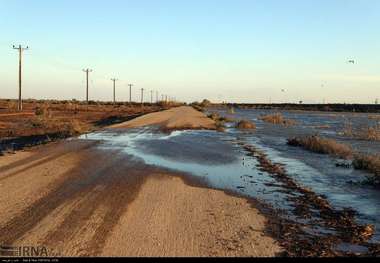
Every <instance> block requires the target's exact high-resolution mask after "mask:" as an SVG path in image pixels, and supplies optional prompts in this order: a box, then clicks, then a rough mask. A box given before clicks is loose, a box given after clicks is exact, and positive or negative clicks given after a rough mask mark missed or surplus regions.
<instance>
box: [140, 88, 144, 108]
mask: <svg viewBox="0 0 380 263" xmlns="http://www.w3.org/2000/svg"><path fill="white" fill-rule="evenodd" d="M141 105H144V89H141Z"/></svg>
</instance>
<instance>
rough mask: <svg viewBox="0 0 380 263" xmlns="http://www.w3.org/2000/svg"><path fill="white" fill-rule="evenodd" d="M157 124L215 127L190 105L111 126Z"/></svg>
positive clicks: (180, 126)
mask: <svg viewBox="0 0 380 263" xmlns="http://www.w3.org/2000/svg"><path fill="white" fill-rule="evenodd" d="M150 125H158V126H161V127H162V128H164V129H169V130H175V129H211V130H212V129H215V122H214V121H213V120H211V119H210V118H207V116H205V115H204V114H203V113H201V112H199V111H196V110H195V109H194V108H192V107H186V106H183V107H177V108H173V109H170V110H166V111H163V112H157V113H152V114H147V115H144V116H142V117H139V118H136V119H134V120H132V121H129V122H125V123H121V124H117V125H114V126H111V128H136V127H142V126H150Z"/></svg>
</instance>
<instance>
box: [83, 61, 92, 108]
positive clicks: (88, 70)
mask: <svg viewBox="0 0 380 263" xmlns="http://www.w3.org/2000/svg"><path fill="white" fill-rule="evenodd" d="M83 72H85V73H86V102H87V104H88V75H89V73H90V72H92V69H89V68H88V69H84V70H83Z"/></svg>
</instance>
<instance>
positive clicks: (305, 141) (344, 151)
mask: <svg viewBox="0 0 380 263" xmlns="http://www.w3.org/2000/svg"><path fill="white" fill-rule="evenodd" d="M288 145H291V146H299V147H302V148H304V149H306V150H309V151H312V152H316V153H321V154H330V155H333V156H336V157H339V158H342V159H350V158H352V156H353V151H352V148H351V147H350V146H348V145H345V144H342V143H338V142H337V141H335V140H331V139H326V138H321V137H319V136H309V137H304V138H293V139H289V140H288Z"/></svg>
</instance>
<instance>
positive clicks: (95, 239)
mask: <svg viewBox="0 0 380 263" xmlns="http://www.w3.org/2000/svg"><path fill="white" fill-rule="evenodd" d="M177 111H179V112H182V111H184V112H186V114H188V116H189V118H188V119H187V120H186V121H183V122H182V123H184V124H186V125H187V124H188V123H187V122H188V121H189V120H192V121H193V122H197V121H198V117H196V116H194V115H192V113H191V112H193V111H192V110H191V109H188V108H178V109H177ZM162 114H163V115H164V116H165V117H159V116H157V114H153V115H154V116H153V117H152V116H146V117H145V118H146V120H147V121H148V122H149V123H150V122H154V120H156V123H157V120H159V121H158V122H162V121H163V122H164V123H167V124H170V123H171V124H170V125H178V123H180V122H181V121H176V120H175V119H176V118H178V116H177V115H178V114H179V113H178V112H176V111H174V113H173V110H170V112H169V113H168V112H163V113H162ZM194 114H196V115H198V116H199V117H200V118H201V119H202V120H203V119H204V116H203V115H201V116H200V115H199V114H198V112H196V111H194ZM191 115H192V116H191ZM168 116H169V117H168ZM170 116H171V117H170ZM168 119H169V121H168ZM165 120H166V121H165ZM131 123H132V124H131ZM137 123H140V125H144V122H143V121H142V119H141V118H140V119H139V120H135V121H132V122H130V123H127V124H125V126H127V127H131V126H133V127H136V126H135V125H137ZM204 124H205V123H203V124H202V125H204ZM193 125H194V126H196V125H197V124H196V123H194V124H193ZM171 127H172V126H171ZM98 143H99V142H96V141H79V140H68V141H64V142H59V143H54V144H50V145H48V146H42V147H39V148H34V149H32V150H29V151H25V152H18V153H17V154H14V155H7V156H4V157H0V193H1V194H0V244H6V245H17V246H18V245H26V246H46V247H47V248H48V249H49V254H50V255H59V256H275V255H278V253H280V252H281V248H280V247H279V246H278V244H277V243H276V241H275V240H274V239H273V238H272V237H270V235H269V234H268V233H267V230H266V229H267V220H266V218H265V217H264V216H263V215H261V214H260V213H259V211H258V210H257V209H256V208H255V207H253V206H252V204H250V203H249V202H248V201H247V200H246V199H244V198H238V197H234V196H231V195H228V194H226V193H224V192H222V191H217V190H212V189H207V188H203V187H200V186H199V184H195V183H194V182H192V183H191V182H190V181H189V179H186V178H185V177H183V176H182V175H179V174H175V173H172V172H170V171H165V170H163V169H161V168H158V167H152V166H147V165H145V164H144V163H142V162H141V161H140V160H137V159H135V158H134V157H132V156H128V155H126V154H125V153H122V152H119V151H116V150H115V151H113V152H109V151H107V152H105V151H104V150H101V149H99V148H97V145H98Z"/></svg>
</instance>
